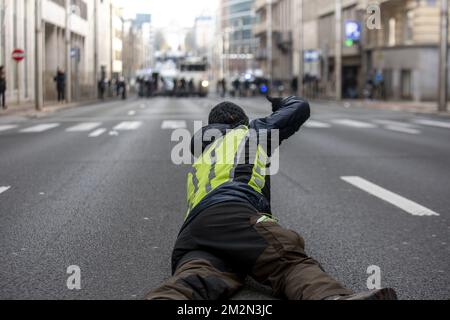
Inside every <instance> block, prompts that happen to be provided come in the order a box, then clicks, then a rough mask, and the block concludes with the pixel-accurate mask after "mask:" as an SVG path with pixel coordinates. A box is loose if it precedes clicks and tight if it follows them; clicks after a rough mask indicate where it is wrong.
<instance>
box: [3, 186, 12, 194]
mask: <svg viewBox="0 0 450 320" xmlns="http://www.w3.org/2000/svg"><path fill="white" fill-rule="evenodd" d="M10 188H11V187H9V186H8V187H0V194H2V193H3V192H5V191H7V190H9V189H10Z"/></svg>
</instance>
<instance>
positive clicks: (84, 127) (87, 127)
mask: <svg viewBox="0 0 450 320" xmlns="http://www.w3.org/2000/svg"><path fill="white" fill-rule="evenodd" d="M100 125H101V123H100V122H85V123H80V124H78V125H76V126H73V127H71V128H68V129H66V131H67V132H85V131H92V130H94V129H95V128H97V127H99V126H100Z"/></svg>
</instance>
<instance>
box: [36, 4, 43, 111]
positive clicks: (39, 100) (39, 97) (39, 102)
mask: <svg viewBox="0 0 450 320" xmlns="http://www.w3.org/2000/svg"><path fill="white" fill-rule="evenodd" d="M34 6H35V10H34V12H35V16H34V18H35V19H34V20H35V40H34V41H35V50H34V51H35V58H34V59H35V61H34V66H35V69H34V79H35V80H34V82H35V88H34V104H35V108H36V110H38V111H40V110H42V107H43V106H44V86H43V79H42V71H43V65H42V53H43V44H42V41H43V39H42V0H35V1H34Z"/></svg>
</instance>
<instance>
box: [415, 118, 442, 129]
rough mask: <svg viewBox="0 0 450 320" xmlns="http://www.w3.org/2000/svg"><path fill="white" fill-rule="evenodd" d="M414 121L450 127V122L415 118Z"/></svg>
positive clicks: (431, 125)
mask: <svg viewBox="0 0 450 320" xmlns="http://www.w3.org/2000/svg"><path fill="white" fill-rule="evenodd" d="M414 123H417V124H421V125H424V126H429V127H437V128H446V129H450V122H444V121H435V120H425V119H420V120H414Z"/></svg>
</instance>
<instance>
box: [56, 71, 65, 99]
mask: <svg viewBox="0 0 450 320" xmlns="http://www.w3.org/2000/svg"><path fill="white" fill-rule="evenodd" d="M53 80H54V81H55V82H56V91H57V92H58V102H60V103H64V100H65V94H64V93H65V91H66V74H65V73H64V71H62V70H61V69H59V68H58V70H57V71H56V76H55V78H54V79H53Z"/></svg>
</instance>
